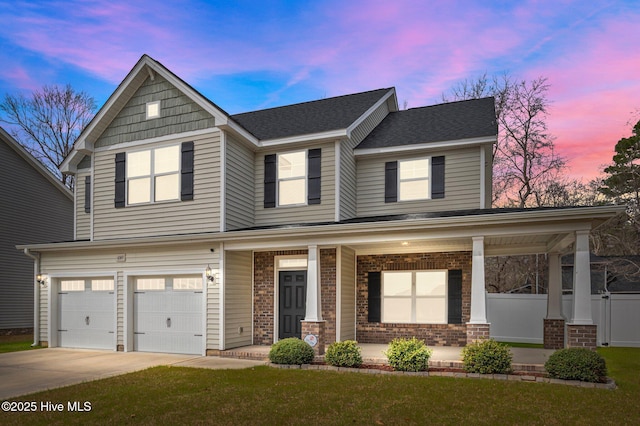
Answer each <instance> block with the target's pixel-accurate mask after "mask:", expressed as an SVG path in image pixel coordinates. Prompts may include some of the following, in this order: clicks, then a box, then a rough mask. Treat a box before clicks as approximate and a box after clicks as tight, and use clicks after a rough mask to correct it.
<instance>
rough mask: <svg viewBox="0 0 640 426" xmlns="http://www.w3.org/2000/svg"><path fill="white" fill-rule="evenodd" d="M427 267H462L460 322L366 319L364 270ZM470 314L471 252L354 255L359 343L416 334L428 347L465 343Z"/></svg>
mask: <svg viewBox="0 0 640 426" xmlns="http://www.w3.org/2000/svg"><path fill="white" fill-rule="evenodd" d="M429 269H447V270H450V269H461V270H462V322H463V323H462V324H395V323H370V322H369V321H368V303H369V302H368V295H369V293H368V273H369V272H372V271H403V270H429ZM470 313H471V253H470V252H447V253H409V254H387V255H360V256H358V257H357V294H356V336H357V340H358V342H360V343H388V342H390V341H391V340H393V339H394V338H397V337H407V338H410V337H414V336H415V337H417V338H418V339H421V340H424V341H425V343H426V344H427V345H430V346H465V345H466V343H467V327H466V325H465V324H464V323H465V322H466V321H469V317H470Z"/></svg>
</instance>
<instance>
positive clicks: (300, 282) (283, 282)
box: [278, 271, 307, 339]
mask: <svg viewBox="0 0 640 426" xmlns="http://www.w3.org/2000/svg"><path fill="white" fill-rule="evenodd" d="M278 283H279V287H278V289H279V294H280V297H279V299H280V300H279V303H278V306H279V310H280V314H279V317H278V339H286V338H287V337H297V338H301V337H302V324H301V323H300V321H302V320H303V319H304V316H305V308H306V300H307V271H280V274H279V276H278Z"/></svg>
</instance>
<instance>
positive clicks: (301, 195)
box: [278, 151, 307, 206]
mask: <svg viewBox="0 0 640 426" xmlns="http://www.w3.org/2000/svg"><path fill="white" fill-rule="evenodd" d="M306 201H307V152H306V151H297V152H289V153H286V154H278V205H279V206H291V205H295V204H305V203H306Z"/></svg>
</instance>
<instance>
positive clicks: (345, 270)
mask: <svg viewBox="0 0 640 426" xmlns="http://www.w3.org/2000/svg"><path fill="white" fill-rule="evenodd" d="M340 250H341V255H340V256H341V258H340V261H341V262H342V264H341V265H340V303H341V306H340V340H355V339H356V272H355V265H356V256H355V252H354V251H353V250H352V249H350V248H348V247H341V248H340Z"/></svg>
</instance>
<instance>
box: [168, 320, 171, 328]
mask: <svg viewBox="0 0 640 426" xmlns="http://www.w3.org/2000/svg"><path fill="white" fill-rule="evenodd" d="M167 328H171V318H167Z"/></svg>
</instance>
